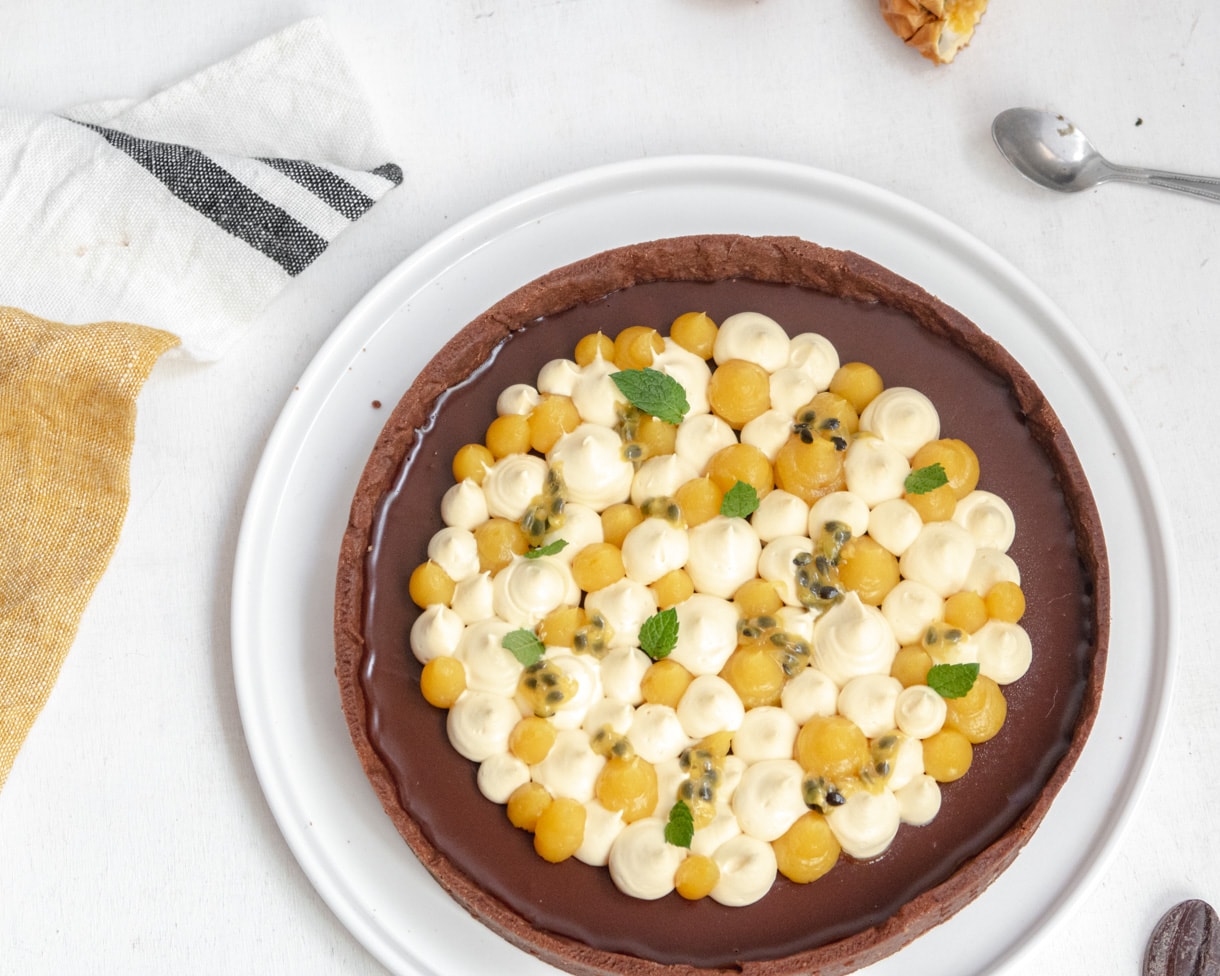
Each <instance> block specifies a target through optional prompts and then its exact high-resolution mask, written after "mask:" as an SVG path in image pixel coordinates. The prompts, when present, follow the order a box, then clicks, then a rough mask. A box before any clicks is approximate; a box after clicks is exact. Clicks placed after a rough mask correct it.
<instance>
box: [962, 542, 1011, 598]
mask: <svg viewBox="0 0 1220 976" xmlns="http://www.w3.org/2000/svg"><path fill="white" fill-rule="evenodd" d="M996 583H1015V584H1016V585H1017V586H1020V585H1021V569H1020V567H1018V566H1017V563H1016V560H1014V559H1013V558H1012V556H1010V555H1008V553H1006V552H1000V550H999V549H980V550H978V551H977V552H976V553H975V554H974V560H973V561H972V562H971V563H970V572H969V573H967V574H966V583H965V585H964V586H963V587H962V589H963V590H970V591H971V592H973V593H977V594H978V595H979V596H986V595H987V591H988V590H990V589H991V588H992V587H993V586H995V585H996Z"/></svg>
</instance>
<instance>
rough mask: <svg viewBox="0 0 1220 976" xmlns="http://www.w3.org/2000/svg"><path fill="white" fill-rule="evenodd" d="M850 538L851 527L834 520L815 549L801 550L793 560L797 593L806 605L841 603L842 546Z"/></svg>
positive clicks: (818, 607) (823, 606)
mask: <svg viewBox="0 0 1220 976" xmlns="http://www.w3.org/2000/svg"><path fill="white" fill-rule="evenodd" d="M850 539H851V529H850V528H849V527H848V526H847V525H845V524H844V523H842V522H838V521H834V520H831V521H829V522H827V523H826V524H825V525H824V526H823V527H822V532H821V534H820V535H819V536H818V538H817V541H816V544H815V546H814V551H813V552H799V553H797V554H796V556H794V557H793V559H792V562H793V564H794V565H795V567H796V595H797V599H798V600H800V601H801V604H802V605H803V606H806V607H809V608H810V609H813V610H826V609H829V608H830V607H832V606H834V605H835V604H836V603H839V602H840V601H841V600H842V599H843V597H844V595H845V591H844V588H843V585H842V582H841V580H840V579H839V564H840V562H841V560H842V557H843V547H844V546H845V545H846V544H847V542H848V541H849V540H850Z"/></svg>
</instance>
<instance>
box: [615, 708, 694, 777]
mask: <svg viewBox="0 0 1220 976" xmlns="http://www.w3.org/2000/svg"><path fill="white" fill-rule="evenodd" d="M627 740H628V741H629V742H630V743H631V747H632V748H633V749H635V753H636V755H637V756H639V757H640V758H641V759H643V760H644V761H645V762H650V763H653V764H656V763H659V762H662V761H663V760H666V759H676V758H677V757H678V755H679V754H680V753H681V752H682V750H683V749H685V748H686V747H687V746H688V745H690V744H691V739H690V737H689V736H688V735H687V734H686V730H685V729H684V728H683V727H682V722H681V720H679V718H678V713H677V712H675V711H674V710H673V709H672V708H670V707H669V706H668V705H660V704H657V703H655V702H646V703H644V704H643V705H641V706H640V707H639V708H637V709H636V710H635V718H633V719H632V721H631V728H629V729H628V730H627Z"/></svg>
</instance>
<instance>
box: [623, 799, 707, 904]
mask: <svg viewBox="0 0 1220 976" xmlns="http://www.w3.org/2000/svg"><path fill="white" fill-rule="evenodd" d="M667 812H668V811H667ZM686 856H687V855H686V849H685V848H682V847H678V846H677V845H675V844H670V843H669V842H667V841H666V840H665V821H664V820H662V819H661V818H660V817H645V818H644V819H643V820H637V821H636V822H635V823H632V824H628V825H627V826H626V827H624V828H623V831H622V833H620V834H619V835H618V837H616V838H615V840H614V843H613V844H612V845H611V847H610V857H609V859H608V861H607V864H608V865H609V867H610V877H611V879H613V881H614V884H615V887H617V888H618V890H619V891H621V892H622V893H623V894H625V895H630V896H631V897H632V898H640V899H643V900H645V901H655V900H656V899H658V898H664V897H665V896H666V895H668V894H669V893H670V892H671V891H673V890H674V872H675V871H677V870H678V865H679V864H681V863H682V861H683V859H684V858H685V857H686Z"/></svg>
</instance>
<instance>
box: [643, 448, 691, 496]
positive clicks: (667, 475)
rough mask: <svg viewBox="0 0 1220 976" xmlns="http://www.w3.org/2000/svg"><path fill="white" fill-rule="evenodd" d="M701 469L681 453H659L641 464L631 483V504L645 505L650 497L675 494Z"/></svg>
mask: <svg viewBox="0 0 1220 976" xmlns="http://www.w3.org/2000/svg"><path fill="white" fill-rule="evenodd" d="M697 477H699V469H698V468H696V467H695V466H694V465H693V464H692V463H691V462H690V461H688V460H687V459H686V458H684V457H682V456H681V455H680V454H659V455H657V456H656V457H650V458H649V459H648V460H647V461H645V462H644V463H643V464H641V465H640V468H639V470H638V471H636V473H635V480H634V481H633V482H632V484H631V504H633V505H643V504H644V503H645V502H646V501H648V500H649V499H650V498H662V497H669V496H672V495H674V494H675V493H676V492H677V490H678V489H679V488H681V487H682V486H683V485H684V484H686V483H687V482H688V481H690V480H691V479H692V478H697Z"/></svg>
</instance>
